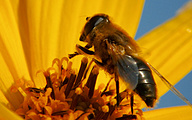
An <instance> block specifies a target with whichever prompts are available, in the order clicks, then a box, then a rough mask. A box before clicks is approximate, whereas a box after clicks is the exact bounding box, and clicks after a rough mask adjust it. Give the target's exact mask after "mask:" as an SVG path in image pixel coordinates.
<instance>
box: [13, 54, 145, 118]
mask: <svg viewBox="0 0 192 120" xmlns="http://www.w3.org/2000/svg"><path fill="white" fill-rule="evenodd" d="M87 64H88V58H86V57H84V58H83V59H82V60H81V65H80V68H79V71H78V73H76V72H75V70H74V69H72V62H71V61H70V60H69V59H68V58H67V57H64V58H62V59H61V60H59V59H58V58H56V59H54V60H53V62H52V66H51V67H50V68H48V69H47V70H46V71H43V70H40V71H37V74H38V73H40V72H43V75H44V77H45V79H44V80H46V85H45V87H44V88H36V87H34V86H35V85H34V83H31V82H29V81H25V80H23V79H19V80H18V81H17V83H15V84H14V85H13V86H12V89H11V90H12V92H13V93H14V92H16V91H20V92H22V93H23V94H22V95H25V98H24V101H23V103H22V104H21V105H20V107H19V108H18V109H17V110H16V113H17V114H18V115H20V116H21V117H23V118H24V119H37V120H39V119H50V120H51V119H52V120H56V119H61V120H63V119H65V120H67V119H76V120H81V119H97V120H99V119H103V120H107V119H108V120H109V119H110V120H111V119H122V118H124V117H125V116H128V118H129V117H131V116H136V117H137V116H138V117H137V118H142V110H140V109H139V108H138V105H136V104H134V106H133V107H134V110H135V111H134V113H131V112H130V111H131V107H130V98H129V93H130V91H128V90H125V91H123V92H121V93H120V94H119V100H120V106H119V107H118V106H117V105H116V103H117V101H116V96H117V95H116V88H115V84H114V83H111V81H112V80H114V79H113V78H112V79H110V80H109V82H108V84H107V85H106V86H104V84H103V83H102V82H101V84H100V85H99V87H98V88H96V87H95V85H96V82H98V81H102V80H98V79H97V76H98V75H99V68H98V66H97V65H94V66H93V68H89V69H90V71H89V70H88V67H87ZM87 71H89V72H87ZM86 74H88V75H86ZM86 76H87V77H86ZM133 114H134V115H133Z"/></svg>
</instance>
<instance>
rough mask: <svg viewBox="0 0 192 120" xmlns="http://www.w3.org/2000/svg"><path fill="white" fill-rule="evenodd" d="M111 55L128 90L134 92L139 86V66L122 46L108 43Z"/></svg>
mask: <svg viewBox="0 0 192 120" xmlns="http://www.w3.org/2000/svg"><path fill="white" fill-rule="evenodd" d="M106 43H107V46H108V50H109V53H110V54H111V57H112V60H113V63H114V64H115V65H116V69H117V72H118V75H119V77H120V78H121V79H122V80H123V81H124V82H125V84H126V86H127V88H128V89H131V90H134V89H135V88H136V86H137V84H138V75H139V71H138V66H137V63H136V61H135V60H134V59H133V58H132V56H130V55H126V53H125V48H124V47H123V46H121V45H117V44H113V43H112V44H111V43H109V42H108V41H106Z"/></svg>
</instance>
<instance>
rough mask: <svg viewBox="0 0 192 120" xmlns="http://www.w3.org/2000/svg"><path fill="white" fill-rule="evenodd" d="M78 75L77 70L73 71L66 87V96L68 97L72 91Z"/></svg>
mask: <svg viewBox="0 0 192 120" xmlns="http://www.w3.org/2000/svg"><path fill="white" fill-rule="evenodd" d="M75 78H76V75H75V72H74V71H73V72H72V74H71V77H70V79H69V81H68V83H67V87H66V89H65V96H66V97H67V96H68V95H69V92H70V91H71V88H72V87H73V84H74V81H75Z"/></svg>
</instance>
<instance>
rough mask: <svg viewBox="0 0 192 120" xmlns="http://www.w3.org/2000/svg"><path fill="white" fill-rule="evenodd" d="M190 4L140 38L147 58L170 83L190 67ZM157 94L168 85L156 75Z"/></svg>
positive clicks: (165, 89)
mask: <svg viewBox="0 0 192 120" xmlns="http://www.w3.org/2000/svg"><path fill="white" fill-rule="evenodd" d="M191 12H192V6H191V5H190V7H188V9H186V10H183V12H181V13H179V14H178V15H177V16H175V17H174V18H172V19H171V20H169V21H167V22H166V23H164V24H162V25H161V26H159V27H157V28H155V29H154V30H152V31H151V32H149V33H148V34H146V35H145V36H143V37H142V38H140V39H139V41H138V43H139V44H140V46H141V48H143V52H144V53H146V54H148V55H147V56H145V58H146V60H147V61H148V62H149V63H151V64H152V65H153V66H154V67H155V68H156V69H157V70H158V71H159V72H160V73H161V74H162V75H163V76H164V77H165V78H167V79H168V81H169V82H171V83H172V84H175V83H177V82H178V81H179V80H181V79H182V78H183V77H184V76H185V75H186V74H187V73H189V72H190V71H191V69H192V62H191V61H192V50H191V48H192V26H191V24H192V14H191ZM155 79H156V82H157V87H158V95H159V96H162V95H163V94H164V93H165V92H167V90H168V88H167V87H166V86H165V84H164V83H162V82H161V80H160V79H159V78H158V77H157V76H155Z"/></svg>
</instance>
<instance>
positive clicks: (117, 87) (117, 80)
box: [115, 73, 119, 107]
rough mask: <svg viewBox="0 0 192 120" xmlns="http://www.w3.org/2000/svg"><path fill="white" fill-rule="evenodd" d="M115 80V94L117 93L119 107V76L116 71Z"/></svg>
mask: <svg viewBox="0 0 192 120" xmlns="http://www.w3.org/2000/svg"><path fill="white" fill-rule="evenodd" d="M115 82H116V94H117V97H116V99H117V107H119V77H118V75H117V73H115Z"/></svg>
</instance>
